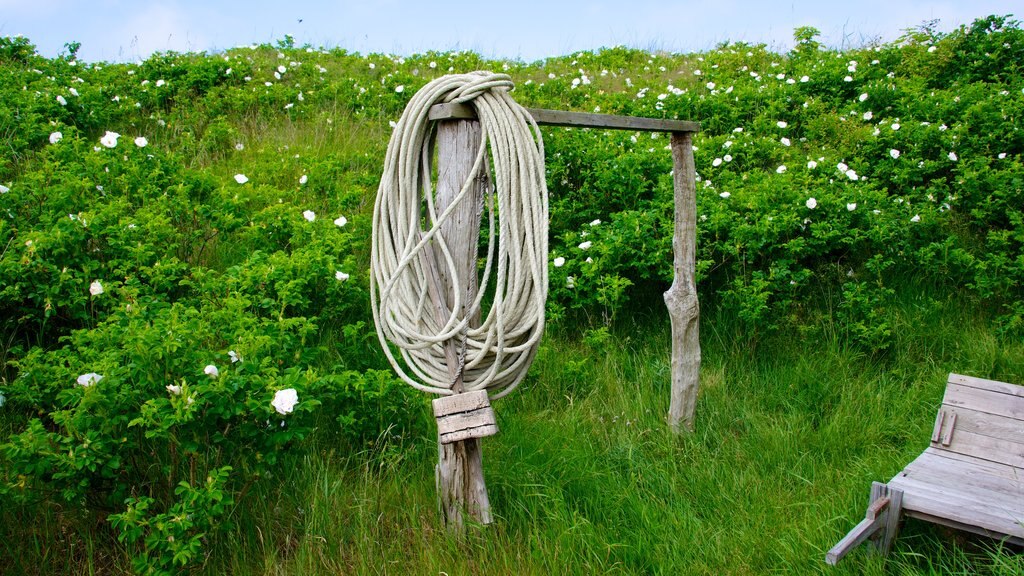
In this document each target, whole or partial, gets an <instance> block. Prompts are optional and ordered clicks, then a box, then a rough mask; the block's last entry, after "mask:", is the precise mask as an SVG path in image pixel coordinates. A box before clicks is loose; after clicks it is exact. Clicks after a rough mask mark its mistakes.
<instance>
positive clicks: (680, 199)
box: [665, 132, 700, 432]
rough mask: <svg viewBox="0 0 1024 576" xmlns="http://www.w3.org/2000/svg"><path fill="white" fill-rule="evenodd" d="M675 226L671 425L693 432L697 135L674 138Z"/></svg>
mask: <svg viewBox="0 0 1024 576" xmlns="http://www.w3.org/2000/svg"><path fill="white" fill-rule="evenodd" d="M672 165H673V177H672V184H673V187H674V189H675V190H674V199H675V226H674V230H673V234H672V253H673V263H672V268H673V274H674V275H673V279H672V286H671V287H670V288H669V289H668V291H666V292H665V306H667V307H668V314H669V318H670V319H671V321H672V401H671V404H670V405H669V410H668V423H669V426H671V427H672V429H673V430H674V431H676V432H678V431H679V425H680V424H682V425H683V426H684V427H685V428H686V429H687V430H689V431H691V432H692V431H693V415H694V411H695V409H696V406H697V389H698V387H699V384H700V382H699V376H700V339H699V338H698V328H699V325H700V304H699V303H698V302H697V285H696V280H695V278H694V276H695V269H696V254H697V214H696V213H697V193H696V192H697V191H696V181H695V177H696V172H695V169H694V164H693V135H692V134H691V133H690V132H673V133H672Z"/></svg>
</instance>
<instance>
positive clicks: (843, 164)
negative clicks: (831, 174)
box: [836, 162, 850, 172]
mask: <svg viewBox="0 0 1024 576" xmlns="http://www.w3.org/2000/svg"><path fill="white" fill-rule="evenodd" d="M836 169H838V170H839V171H840V172H846V171H847V170H849V169H850V167H849V166H847V165H846V162H840V163H839V164H836Z"/></svg>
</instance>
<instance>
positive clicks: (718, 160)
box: [711, 158, 722, 166]
mask: <svg viewBox="0 0 1024 576" xmlns="http://www.w3.org/2000/svg"><path fill="white" fill-rule="evenodd" d="M711 165H712V166H721V165H722V159H721V158H715V159H714V160H712V161H711Z"/></svg>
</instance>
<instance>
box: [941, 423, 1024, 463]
mask: <svg viewBox="0 0 1024 576" xmlns="http://www.w3.org/2000/svg"><path fill="white" fill-rule="evenodd" d="M954 440H955V441H954V442H953V443H952V444H950V445H949V446H942V449H943V450H949V451H950V452H956V453H959V454H964V455H965V456H974V457H975V458H982V459H984V460H990V461H992V462H999V463H1001V464H1006V465H1007V466H1013V467H1015V468H1024V444H1020V443H1019V442H1014V441H1012V440H1003V439H1001V438H993V437H992V436H984V435H982V434H975V433H973V432H968V431H967V430H964V429H958V430H957V431H956V436H955V439H954ZM932 447H933V448H936V446H932Z"/></svg>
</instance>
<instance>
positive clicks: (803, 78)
mask: <svg viewBox="0 0 1024 576" xmlns="http://www.w3.org/2000/svg"><path fill="white" fill-rule="evenodd" d="M809 80H810V77H808V76H801V77H800V81H801V82H807V81H809Z"/></svg>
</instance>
